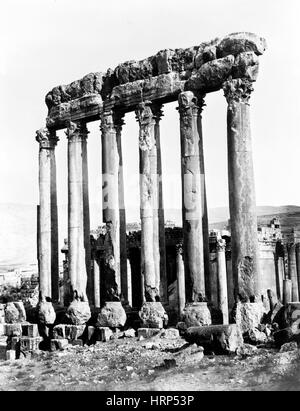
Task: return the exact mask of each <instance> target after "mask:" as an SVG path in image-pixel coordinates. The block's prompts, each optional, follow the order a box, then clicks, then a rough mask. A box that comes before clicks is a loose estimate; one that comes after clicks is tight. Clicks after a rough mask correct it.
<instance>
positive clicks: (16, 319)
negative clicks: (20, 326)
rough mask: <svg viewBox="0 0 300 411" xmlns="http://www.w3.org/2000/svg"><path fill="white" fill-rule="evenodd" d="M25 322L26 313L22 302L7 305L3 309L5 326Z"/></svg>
mask: <svg viewBox="0 0 300 411" xmlns="http://www.w3.org/2000/svg"><path fill="white" fill-rule="evenodd" d="M23 321H26V312H25V308H24V305H23V303H22V302H12V303H7V304H6V307H5V322H6V323H7V324H13V323H21V322H23Z"/></svg>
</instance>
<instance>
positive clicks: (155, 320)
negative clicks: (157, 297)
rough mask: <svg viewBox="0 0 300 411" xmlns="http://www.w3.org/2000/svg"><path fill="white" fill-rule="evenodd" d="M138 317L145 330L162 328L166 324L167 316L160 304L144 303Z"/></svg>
mask: <svg viewBox="0 0 300 411" xmlns="http://www.w3.org/2000/svg"><path fill="white" fill-rule="evenodd" d="M139 317H140V319H141V320H142V323H143V327H145V328H159V329H161V328H164V327H165V326H167V324H168V320H169V317H168V314H167V313H166V311H165V309H164V307H163V305H162V304H161V303H160V302H157V301H154V302H151V301H150V302H145V303H144V304H143V305H142V307H141V309H140V311H139Z"/></svg>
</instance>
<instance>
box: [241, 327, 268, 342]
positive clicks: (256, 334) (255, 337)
mask: <svg viewBox="0 0 300 411" xmlns="http://www.w3.org/2000/svg"><path fill="white" fill-rule="evenodd" d="M244 340H245V342H246V343H249V344H254V345H259V344H265V343H266V342H268V337H267V335H266V334H265V333H264V332H262V331H259V330H258V329H257V328H253V329H252V330H249V331H247V332H246V333H245V334H244Z"/></svg>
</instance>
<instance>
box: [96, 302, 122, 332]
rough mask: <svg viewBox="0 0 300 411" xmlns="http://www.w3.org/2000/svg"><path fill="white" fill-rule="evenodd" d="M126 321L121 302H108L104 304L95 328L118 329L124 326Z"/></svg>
mask: <svg viewBox="0 0 300 411" xmlns="http://www.w3.org/2000/svg"><path fill="white" fill-rule="evenodd" d="M126 319H127V317H126V313H125V310H124V308H123V307H122V304H121V302H120V301H109V302H106V303H105V305H104V307H103V308H102V309H101V311H100V313H99V315H98V320H97V326H99V327H111V328H119V327H123V326H124V325H125V323H126Z"/></svg>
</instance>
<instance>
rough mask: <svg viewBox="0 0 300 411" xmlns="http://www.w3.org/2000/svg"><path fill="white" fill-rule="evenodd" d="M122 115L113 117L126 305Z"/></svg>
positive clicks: (121, 255)
mask: <svg viewBox="0 0 300 411" xmlns="http://www.w3.org/2000/svg"><path fill="white" fill-rule="evenodd" d="M123 118H124V113H121V112H117V113H116V116H115V127H116V138H117V147H118V155H119V172H118V185H119V219H120V271H121V273H120V275H121V292H122V296H123V298H124V300H125V301H126V303H127V302H128V279H127V245H126V212H125V199H124V177H123V155H122V142H121V134H122V127H123V125H124V120H123Z"/></svg>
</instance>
